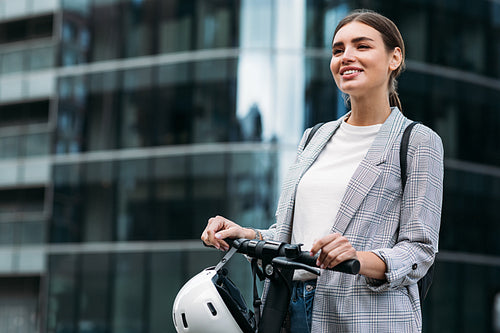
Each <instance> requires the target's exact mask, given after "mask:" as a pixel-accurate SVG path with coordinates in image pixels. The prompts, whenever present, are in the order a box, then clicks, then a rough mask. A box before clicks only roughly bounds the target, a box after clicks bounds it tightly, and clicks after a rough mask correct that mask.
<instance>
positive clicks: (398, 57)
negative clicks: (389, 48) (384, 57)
mask: <svg viewBox="0 0 500 333" xmlns="http://www.w3.org/2000/svg"><path fill="white" fill-rule="evenodd" d="M402 61H403V55H402V53H401V49H400V48H399V47H395V48H394V51H393V52H392V57H391V62H390V63H389V69H390V70H391V71H395V70H396V69H398V68H399V66H401V62H402Z"/></svg>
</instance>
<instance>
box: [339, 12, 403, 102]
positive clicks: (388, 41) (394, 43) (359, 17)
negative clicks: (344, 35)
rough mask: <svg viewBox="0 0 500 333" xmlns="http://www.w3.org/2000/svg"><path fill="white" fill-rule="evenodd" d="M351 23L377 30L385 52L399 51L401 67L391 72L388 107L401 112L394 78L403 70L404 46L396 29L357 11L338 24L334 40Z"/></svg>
mask: <svg viewBox="0 0 500 333" xmlns="http://www.w3.org/2000/svg"><path fill="white" fill-rule="evenodd" d="M351 22H361V23H364V24H366V25H368V26H370V27H372V28H373V29H375V30H377V31H378V32H379V33H380V35H382V40H383V41H384V44H385V47H386V49H387V51H393V50H394V49H395V48H396V47H399V48H400V49H401V56H402V61H401V65H399V67H398V68H397V69H395V70H393V71H392V72H391V76H390V77H389V86H388V89H389V103H390V106H397V107H398V108H399V109H400V110H402V107H401V101H400V100H399V96H398V92H397V86H398V82H397V81H396V78H397V77H398V76H399V75H400V74H401V72H402V71H403V70H404V68H405V44H404V41H403V37H402V36H401V33H400V32H399V30H398V27H396V25H395V24H394V22H392V21H391V20H389V19H388V18H387V17H385V16H383V15H381V14H379V13H376V12H374V11H371V10H367V9H358V10H355V11H353V12H352V13H351V14H349V15H347V16H346V17H344V18H343V19H342V20H341V21H340V22H339V24H338V25H337V28H335V32H334V34H333V36H334V38H335V35H336V34H337V32H338V31H339V30H340V29H341V28H342V27H343V26H345V25H346V24H348V23H351Z"/></svg>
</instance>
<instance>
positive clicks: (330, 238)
mask: <svg viewBox="0 0 500 333" xmlns="http://www.w3.org/2000/svg"><path fill="white" fill-rule="evenodd" d="M339 235H340V234H337V233H335V234H328V235H326V236H324V237H322V238H320V239H319V240H317V241H316V242H314V244H313V246H312V247H311V254H312V255H313V256H314V255H316V254H317V253H318V252H319V250H322V249H323V247H324V246H325V245H327V244H328V243H330V242H332V241H333V240H334V239H335V238H337V237H338V236H339ZM322 251H323V250H322Z"/></svg>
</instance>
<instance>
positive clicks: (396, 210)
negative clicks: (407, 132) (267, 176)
mask: <svg viewBox="0 0 500 333" xmlns="http://www.w3.org/2000/svg"><path fill="white" fill-rule="evenodd" d="M342 118H343V117H342ZM342 118H341V119H338V120H336V121H332V122H329V123H326V124H324V125H323V126H322V127H321V128H320V129H319V130H318V132H317V133H316V134H315V135H314V137H313V139H312V140H311V141H310V143H309V144H308V146H307V148H306V149H305V150H304V142H305V138H306V137H307V135H308V133H309V131H310V129H308V130H306V132H305V133H304V136H303V137H302V140H301V142H300V144H299V148H298V153H297V157H296V161H295V163H294V164H293V165H292V166H291V167H290V169H289V172H288V175H287V176H286V178H285V180H284V183H283V187H282V191H281V196H280V200H279V203H278V208H277V212H276V223H275V224H274V225H272V226H271V227H270V228H269V229H268V230H263V236H264V238H265V239H269V240H271V239H272V240H277V241H281V242H289V241H290V238H291V231H292V226H293V209H294V200H295V191H296V188H297V185H298V183H299V181H300V179H301V177H302V175H303V174H304V173H305V172H306V171H307V169H308V168H309V167H310V166H311V165H312V164H313V163H314V161H315V160H316V158H317V157H318V155H319V154H320V152H321V150H322V149H323V148H324V147H325V145H326V144H327V142H328V141H329V140H330V138H331V136H332V135H334V133H335V131H336V130H337V128H338V127H339V125H340V122H341V121H342ZM410 122H411V121H410V120H408V119H407V118H406V117H404V116H403V114H402V113H401V112H400V111H399V109H397V108H393V109H392V112H391V114H390V116H389V117H388V118H387V120H386V121H385V123H384V124H383V125H382V127H381V128H380V131H379V133H378V134H377V136H376V138H375V140H374V142H373V144H372V146H371V147H370V149H369V150H368V153H367V154H366V156H365V158H364V159H363V160H362V161H361V163H360V165H359V166H358V168H357V170H356V171H355V173H354V175H353V177H352V178H351V180H350V182H349V184H348V187H347V190H346V193H345V195H344V198H343V200H342V204H341V207H340V210H339V211H338V213H337V216H332V228H331V232H332V233H333V232H339V233H341V234H343V235H344V236H345V237H347V238H348V239H349V241H350V242H351V244H352V245H353V246H354V248H355V249H356V250H359V251H372V252H374V253H375V254H377V255H378V256H379V257H380V258H382V259H383V260H384V261H385V262H386V264H387V272H386V280H375V279H369V278H366V277H364V276H361V275H356V276H352V275H348V274H343V273H338V272H332V271H328V270H323V271H322V272H321V276H320V277H319V278H318V284H317V289H316V294H315V299H314V305H313V317H312V320H313V324H312V332H321V333H323V332H377V333H378V332H397V333H401V332H420V331H421V330H422V316H421V311H420V300H419V296H418V286H417V281H418V280H419V279H420V278H421V277H423V276H424V275H425V273H426V272H427V269H428V268H429V267H430V265H431V264H432V263H433V262H434V257H435V254H436V253H437V250H438V235H439V227H440V220H441V204H442V191H443V173H444V171H443V147H442V142H441V139H440V137H439V136H438V135H437V134H436V133H434V132H433V131H432V130H431V129H429V128H428V127H426V126H424V125H421V124H417V125H416V126H415V127H414V128H413V131H412V133H411V136H410V143H409V147H408V162H407V163H408V169H407V175H408V178H407V179H408V180H407V184H406V188H405V191H404V193H402V187H401V176H400V165H399V146H400V142H401V136H402V134H403V131H404V129H405V128H406V126H407V125H408V124H410ZM332 177H335V175H334V174H333V175H332ZM311 195H314V193H311Z"/></svg>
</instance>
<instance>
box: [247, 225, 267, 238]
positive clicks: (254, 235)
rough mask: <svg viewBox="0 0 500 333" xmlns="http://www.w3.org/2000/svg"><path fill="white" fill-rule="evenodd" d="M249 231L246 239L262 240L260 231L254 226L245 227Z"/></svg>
mask: <svg viewBox="0 0 500 333" xmlns="http://www.w3.org/2000/svg"><path fill="white" fill-rule="evenodd" d="M247 229H248V230H249V231H250V232H249V233H248V237H246V238H248V239H257V240H263V237H262V233H261V232H260V231H259V230H257V229H255V228H247Z"/></svg>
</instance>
